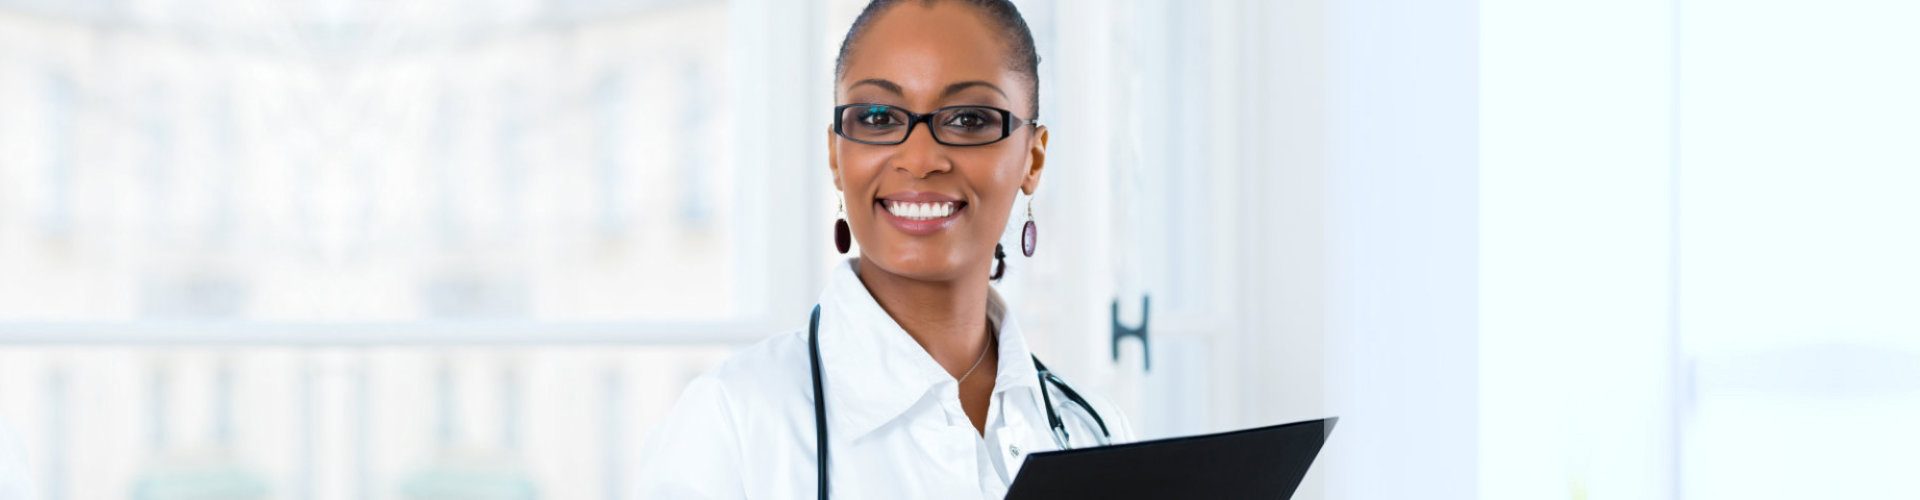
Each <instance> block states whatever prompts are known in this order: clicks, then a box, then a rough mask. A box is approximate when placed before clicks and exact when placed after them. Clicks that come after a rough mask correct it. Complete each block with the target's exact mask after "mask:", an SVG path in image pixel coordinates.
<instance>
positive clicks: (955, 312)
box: [854, 257, 988, 378]
mask: <svg viewBox="0 0 1920 500" xmlns="http://www.w3.org/2000/svg"><path fill="white" fill-rule="evenodd" d="M854 275H855V276H858V277H859V278H860V283H861V284H862V285H864V286H866V287H867V293H869V294H871V295H873V300H874V301H875V302H878V303H880V309H882V310H885V311H886V312H887V315H888V316H891V317H893V321H894V322H895V323H899V324H900V328H902V329H904V330H906V331H907V335H910V336H912V337H913V341H914V342H916V343H919V344H920V348H922V349H926V350H927V354H929V355H931V356H933V360H934V361H935V362H938V363H940V366H941V367H942V368H946V369H947V373H949V374H952V375H953V376H954V377H956V378H957V377H959V376H960V374H962V373H965V372H966V371H967V368H969V367H971V366H973V364H974V361H976V360H979V359H980V356H981V353H982V352H984V351H985V350H986V349H987V344H988V337H987V335H988V333H987V331H988V330H987V329H988V325H987V290H988V284H987V276H985V275H981V276H977V277H975V278H977V279H974V278H967V279H960V280H955V281H920V280H915V279H910V278H907V277H904V276H899V275H895V274H891V273H888V272H886V271H885V270H882V269H880V267H879V266H876V265H873V263H871V262H868V261H867V260H866V258H865V257H861V258H860V261H859V263H858V265H856V266H854Z"/></svg>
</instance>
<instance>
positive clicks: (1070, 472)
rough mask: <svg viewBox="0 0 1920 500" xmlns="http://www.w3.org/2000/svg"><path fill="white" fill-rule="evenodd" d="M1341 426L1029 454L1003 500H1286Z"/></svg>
mask: <svg viewBox="0 0 1920 500" xmlns="http://www.w3.org/2000/svg"><path fill="white" fill-rule="evenodd" d="M1339 421H1340V417H1329V418H1324V419H1320V420H1308V421H1304V422H1294V423H1291V424H1280V425H1275V426H1268V427H1258V428H1253V429H1246V430H1239V431H1231V432H1223V433H1219V434H1204V435H1199V436H1189V437H1179V438H1171V439H1157V440H1152V441H1140V442H1134V443H1125V444H1117V445H1112V446H1099V447H1094V448H1079V449H1073V450H1063V451H1049V452H1043V453H1035V454H1033V455H1031V456H1028V457H1027V461H1026V463H1024V464H1021V466H1020V475H1018V476H1016V477H1014V478H1013V485H1012V486H1009V487H1008V488H1007V500H1034V499H1052V498H1122V499H1124V498H1198V499H1206V498H1292V497H1293V491H1294V490H1295V489H1298V488H1299V487H1300V481H1301V480H1302V479H1305V478H1306V476H1307V468H1309V467H1311V466H1312V465H1313V458H1314V457H1315V456H1318V455H1319V454H1320V447H1321V445H1324V444H1326V442H1327V435H1328V434H1331V433H1333V425H1334V424H1335V423H1338V422H1339Z"/></svg>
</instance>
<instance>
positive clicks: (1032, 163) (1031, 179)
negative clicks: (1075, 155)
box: [1020, 125, 1047, 196]
mask: <svg viewBox="0 0 1920 500" xmlns="http://www.w3.org/2000/svg"><path fill="white" fill-rule="evenodd" d="M1046 169H1047V126H1046V125H1035V126H1034V128H1033V139H1030V140H1028V141H1027V176H1026V178H1025V179H1021V181H1020V192H1022V193H1026V194H1027V196H1033V191H1034V190H1036V189H1040V172H1042V171H1044V170H1046Z"/></svg>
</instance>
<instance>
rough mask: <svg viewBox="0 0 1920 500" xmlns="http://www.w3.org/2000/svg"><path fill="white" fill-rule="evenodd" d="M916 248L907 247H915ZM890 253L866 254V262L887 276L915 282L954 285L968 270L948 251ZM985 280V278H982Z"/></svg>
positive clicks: (897, 249)
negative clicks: (878, 268) (950, 283)
mask: <svg viewBox="0 0 1920 500" xmlns="http://www.w3.org/2000/svg"><path fill="white" fill-rule="evenodd" d="M917 246H918V245H909V247H917ZM889 250H891V251H879V252H867V253H865V255H864V256H865V260H867V261H868V262H872V263H873V264H874V265H876V266H879V267H880V268H881V270H882V271H885V272H886V273H887V274H892V275H895V276H900V277H903V278H908V279H912V280H915V281H953V280H956V279H959V278H960V276H961V273H962V272H964V270H965V269H966V268H967V266H965V265H963V264H962V263H961V259H959V258H958V256H957V255H953V252H951V251H947V249H944V248H943V249H939V250H935V249H931V248H899V247H897V246H896V247H895V248H892V249H889ZM983 276H984V274H983Z"/></svg>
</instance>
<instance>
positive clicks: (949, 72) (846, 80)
mask: <svg viewBox="0 0 1920 500" xmlns="http://www.w3.org/2000/svg"><path fill="white" fill-rule="evenodd" d="M1007 50H1008V49H1007V47H1006V43H1005V42H1003V41H1002V36H1001V34H1000V33H998V32H997V30H995V29H994V28H993V27H992V26H991V25H989V24H988V23H987V20H986V19H984V18H983V16H982V14H981V13H980V12H978V11H977V9H974V8H973V7H969V6H966V5H963V4H962V3H961V2H935V3H934V4H932V5H924V4H923V3H922V2H918V1H912V0H908V1H903V2H901V3H899V4H897V5H895V6H893V7H892V8H889V9H887V10H886V11H885V12H882V13H881V14H880V15H879V17H877V18H875V19H874V20H873V21H872V22H871V23H870V24H869V25H867V28H866V32H865V33H862V34H861V35H860V38H859V40H857V41H855V42H854V47H853V51H852V52H851V53H849V54H847V62H846V75H845V76H844V77H843V78H841V79H840V82H839V85H840V86H841V90H842V91H843V92H844V91H847V90H849V89H848V87H847V86H848V85H851V84H853V83H854V82H858V81H861V80H865V79H869V78H879V79H884V80H888V81H891V82H894V83H896V84H899V85H900V87H901V89H902V90H904V91H905V92H906V95H907V97H908V98H909V99H931V98H933V97H935V96H936V95H937V94H938V93H939V92H940V91H942V90H944V89H945V88H946V86H947V85H948V84H951V83H955V82H962V81H969V80H980V81H985V82H989V83H993V84H994V85H995V86H998V87H1000V88H1001V89H1002V90H1003V91H1005V92H1008V93H1009V96H1008V97H1009V98H1010V100H1023V98H1022V97H1021V96H1020V95H1019V93H1018V92H1015V91H1014V89H1016V88H1022V87H1019V86H1017V85H1016V84H1017V83H1018V82H1019V78H1020V74H1019V73H1018V72H1017V71H1014V70H1013V69H1012V68H1011V65H1010V64H1009V63H1008V61H1007V57H1008V54H1007V53H1006V51H1007ZM862 88H863V90H864V89H867V88H871V87H870V86H863V87H862ZM876 90H877V89H876ZM979 92H986V93H993V92H992V91H991V90H986V89H981V90H979Z"/></svg>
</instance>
